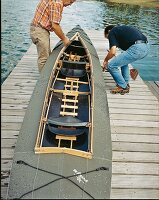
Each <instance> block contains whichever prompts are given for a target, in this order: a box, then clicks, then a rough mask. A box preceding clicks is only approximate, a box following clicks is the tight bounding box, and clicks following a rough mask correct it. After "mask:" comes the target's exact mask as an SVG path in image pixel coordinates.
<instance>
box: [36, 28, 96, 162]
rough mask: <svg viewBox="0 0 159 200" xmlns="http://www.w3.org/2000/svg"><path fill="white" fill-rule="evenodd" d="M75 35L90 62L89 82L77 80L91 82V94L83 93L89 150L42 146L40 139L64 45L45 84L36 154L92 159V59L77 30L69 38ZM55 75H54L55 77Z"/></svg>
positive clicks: (42, 134) (42, 135) (41, 138)
mask: <svg viewBox="0 0 159 200" xmlns="http://www.w3.org/2000/svg"><path fill="white" fill-rule="evenodd" d="M77 37H78V39H79V40H80V42H81V43H82V44H83V46H84V47H85V50H86V53H87V56H88V58H89V62H90V66H89V67H90V71H91V83H90V82H87V83H85V82H80V81H79V83H83V84H91V90H92V92H91V94H90V93H89V94H88V93H87V94H86V93H85V95H88V96H89V98H91V105H89V119H90V121H91V126H89V138H88V144H89V152H86V151H81V150H77V149H72V148H66V147H42V141H43V137H44V129H45V126H46V119H47V116H48V110H49V106H50V103H51V101H49V95H50V99H51V97H52V95H53V92H55V91H50V90H51V86H52V85H54V82H55V80H56V78H57V76H58V73H59V69H60V68H61V66H60V67H59V65H60V64H59V59H60V57H61V56H62V54H63V52H64V50H65V49H66V47H63V48H62V49H61V51H60V53H59V55H58V56H57V58H56V61H55V64H54V66H53V70H52V72H51V75H50V78H49V81H48V86H47V90H46V94H45V99H44V104H43V108H42V114H41V118H40V124H39V129H38V134H37V139H36V143H35V148H34V150H35V153H37V154H40V153H66V154H70V155H74V156H79V157H83V158H87V159H92V156H93V126H94V125H93V109H94V77H93V68H92V59H91V55H90V53H89V51H88V49H87V47H86V45H85V42H84V40H83V39H82V38H81V36H80V34H79V33H78V32H77V33H76V34H75V35H74V36H73V37H72V38H71V39H70V40H74V39H75V38H77ZM55 76H56V78H55ZM53 79H54V81H52V80H53ZM82 94H84V93H82ZM48 101H49V103H47V102H48ZM89 102H90V99H89Z"/></svg>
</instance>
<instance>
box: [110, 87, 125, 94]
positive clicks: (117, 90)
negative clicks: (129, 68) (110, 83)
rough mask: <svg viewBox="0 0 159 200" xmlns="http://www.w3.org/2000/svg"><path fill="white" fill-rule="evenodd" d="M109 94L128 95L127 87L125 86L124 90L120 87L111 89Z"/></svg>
mask: <svg viewBox="0 0 159 200" xmlns="http://www.w3.org/2000/svg"><path fill="white" fill-rule="evenodd" d="M110 92H111V93H112V94H125V93H129V87H128V86H127V87H126V88H122V87H120V86H117V87H116V88H114V89H112V90H111V91H110Z"/></svg>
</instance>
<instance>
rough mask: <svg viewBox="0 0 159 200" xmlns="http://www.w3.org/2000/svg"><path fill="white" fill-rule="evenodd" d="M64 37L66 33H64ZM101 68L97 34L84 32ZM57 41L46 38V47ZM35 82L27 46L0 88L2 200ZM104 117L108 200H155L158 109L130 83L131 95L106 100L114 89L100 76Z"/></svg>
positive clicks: (101, 42) (33, 56)
mask: <svg viewBox="0 0 159 200" xmlns="http://www.w3.org/2000/svg"><path fill="white" fill-rule="evenodd" d="M66 32H67V31H66ZM86 32H87V34H88V35H89V37H90V39H91V40H92V42H93V44H94V46H95V47H96V50H97V52H98V55H99V58H100V60H101V64H102V61H103V58H104V56H105V52H106V50H107V49H108V43H107V41H106V40H105V39H104V37H103V32H102V31H96V30H93V31H92V30H87V31H86ZM57 41H58V38H57V37H56V36H55V35H54V34H53V35H52V37H51V45H52V47H53V46H54V45H55V44H56V43H57ZM38 77H39V72H38V69H37V53H36V48H35V46H34V45H31V46H30V48H29V49H28V51H27V52H26V54H25V55H24V57H23V58H22V59H21V60H20V61H19V63H18V64H17V66H16V67H15V69H14V70H13V71H12V73H11V74H10V75H9V77H8V78H7V79H6V80H5V82H4V83H3V85H2V99H1V100H2V112H1V116H2V117H1V119H2V128H1V138H2V148H1V150H2V153H1V169H2V172H1V173H2V180H1V197H2V198H4V199H5V197H6V194H7V186H8V181H9V172H10V168H11V164H12V158H13V155H14V146H15V145H16V140H17V137H18V134H19V130H20V128H21V124H22V121H23V117H24V115H25V111H26V109H27V106H28V104H29V100H30V97H31V94H32V92H33V90H34V87H35V84H36V81H37V79H38ZM103 78H104V80H105V83H106V92H107V97H108V106H109V112H110V113H109V114H110V123H111V132H112V148H113V158H112V159H113V164H112V165H113V168H112V170H113V174H112V189H111V198H117V199H118V198H119V199H132V198H136V199H137V198H144V199H146V198H147V199H151V198H159V182H158V176H159V170H158V169H159V150H158V149H159V146H158V145H159V127H158V121H159V110H158V108H159V103H158V100H157V98H156V97H155V96H154V95H153V94H152V92H151V91H150V89H149V88H148V87H147V86H146V84H145V83H144V82H143V81H142V80H141V79H140V78H137V80H136V81H132V80H131V83H130V84H131V92H130V94H126V95H123V96H122V95H115V96H114V95H112V94H110V92H109V90H110V89H111V88H113V87H114V86H115V83H114V81H113V79H112V77H111V76H110V74H109V73H107V72H106V73H105V72H104V73H103Z"/></svg>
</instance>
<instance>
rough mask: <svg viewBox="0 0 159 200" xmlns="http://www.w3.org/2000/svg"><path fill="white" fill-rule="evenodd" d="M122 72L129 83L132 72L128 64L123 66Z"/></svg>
mask: <svg viewBox="0 0 159 200" xmlns="http://www.w3.org/2000/svg"><path fill="white" fill-rule="evenodd" d="M121 74H122V76H123V78H124V80H125V82H126V83H127V84H129V79H130V78H129V77H130V73H129V66H128V65H124V66H122V67H121Z"/></svg>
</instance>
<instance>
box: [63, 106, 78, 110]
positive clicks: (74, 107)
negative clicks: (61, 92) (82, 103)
mask: <svg viewBox="0 0 159 200" xmlns="http://www.w3.org/2000/svg"><path fill="white" fill-rule="evenodd" d="M61 108H73V109H78V106H70V105H61Z"/></svg>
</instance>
